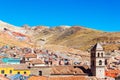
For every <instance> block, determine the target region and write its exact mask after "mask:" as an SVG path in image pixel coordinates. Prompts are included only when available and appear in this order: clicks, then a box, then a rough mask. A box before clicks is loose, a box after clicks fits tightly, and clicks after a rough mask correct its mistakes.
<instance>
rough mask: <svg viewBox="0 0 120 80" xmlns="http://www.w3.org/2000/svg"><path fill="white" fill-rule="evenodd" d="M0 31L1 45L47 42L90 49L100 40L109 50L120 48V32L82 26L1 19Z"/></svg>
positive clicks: (35, 44)
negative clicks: (49, 24)
mask: <svg viewBox="0 0 120 80" xmlns="http://www.w3.org/2000/svg"><path fill="white" fill-rule="evenodd" d="M4 28H6V29H7V33H6V32H4V31H3V29H4ZM0 31H1V32H0V34H1V35H0V46H1V45H8V44H9V45H16V46H23V47H24V46H29V47H40V46H41V45H42V46H43V45H44V44H45V46H47V45H57V46H65V47H69V48H74V49H78V50H83V51H89V50H90V48H91V47H92V46H93V45H94V44H95V43H97V42H100V43H101V44H102V45H103V46H104V48H105V50H107V51H108V50H114V49H120V45H119V44H120V32H104V31H98V30H94V29H89V28H85V27H82V26H71V27H68V26H56V27H52V28H49V27H47V26H34V27H30V26H28V25H24V26H22V27H16V26H14V25H11V24H8V23H5V22H3V21H0ZM11 34H12V35H11ZM8 39H9V40H8ZM21 39H22V41H21ZM31 45H32V46H31Z"/></svg>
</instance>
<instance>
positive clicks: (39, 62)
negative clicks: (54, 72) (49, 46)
mask: <svg viewBox="0 0 120 80" xmlns="http://www.w3.org/2000/svg"><path fill="white" fill-rule="evenodd" d="M30 62H31V63H32V64H43V62H42V61H41V60H40V59H34V60H31V61H30Z"/></svg>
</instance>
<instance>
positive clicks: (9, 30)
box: [0, 20, 30, 47]
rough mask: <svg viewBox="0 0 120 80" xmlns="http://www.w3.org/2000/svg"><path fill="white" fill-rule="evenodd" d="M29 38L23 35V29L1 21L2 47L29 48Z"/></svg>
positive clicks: (0, 38)
mask: <svg viewBox="0 0 120 80" xmlns="http://www.w3.org/2000/svg"><path fill="white" fill-rule="evenodd" d="M28 41H30V40H29V37H28V36H27V35H26V34H24V33H23V29H22V28H20V27H17V26H14V25H11V24H9V23H6V22H3V21H1V20H0V46H5V45H10V46H20V47H27V46H29V43H28Z"/></svg>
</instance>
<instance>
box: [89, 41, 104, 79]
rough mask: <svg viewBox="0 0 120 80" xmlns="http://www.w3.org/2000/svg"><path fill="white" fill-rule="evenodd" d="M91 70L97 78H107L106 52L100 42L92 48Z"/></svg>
mask: <svg viewBox="0 0 120 80" xmlns="http://www.w3.org/2000/svg"><path fill="white" fill-rule="evenodd" d="M91 72H92V75H93V76H96V77H97V78H105V52H104V50H103V47H102V46H101V45H100V43H97V44H95V45H94V46H93V48H92V49H91Z"/></svg>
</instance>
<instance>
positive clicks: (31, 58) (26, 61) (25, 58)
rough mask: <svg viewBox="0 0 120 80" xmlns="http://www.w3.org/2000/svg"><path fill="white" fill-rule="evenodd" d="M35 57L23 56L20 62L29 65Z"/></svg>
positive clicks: (30, 55)
mask: <svg viewBox="0 0 120 80" xmlns="http://www.w3.org/2000/svg"><path fill="white" fill-rule="evenodd" d="M36 58H37V55H36V54H33V53H28V54H25V55H24V56H23V58H22V60H21V62H22V63H29V62H30V60H33V59H36Z"/></svg>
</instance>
